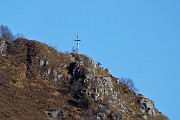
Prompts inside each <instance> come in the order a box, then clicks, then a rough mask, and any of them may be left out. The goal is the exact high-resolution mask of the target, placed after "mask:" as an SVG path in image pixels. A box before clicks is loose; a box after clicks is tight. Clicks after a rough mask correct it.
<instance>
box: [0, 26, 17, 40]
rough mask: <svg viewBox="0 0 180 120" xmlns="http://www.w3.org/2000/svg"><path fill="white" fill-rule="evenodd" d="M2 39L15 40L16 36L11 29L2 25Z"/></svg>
mask: <svg viewBox="0 0 180 120" xmlns="http://www.w3.org/2000/svg"><path fill="white" fill-rule="evenodd" d="M0 37H2V38H4V39H7V40H14V38H15V37H14V35H13V34H12V32H11V30H10V29H9V27H7V26H4V25H1V26H0Z"/></svg>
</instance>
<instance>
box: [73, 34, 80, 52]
mask: <svg viewBox="0 0 180 120" xmlns="http://www.w3.org/2000/svg"><path fill="white" fill-rule="evenodd" d="M74 41H76V42H77V47H76V53H78V51H79V42H80V41H81V40H80V39H79V37H78V36H77V39H76V40H74Z"/></svg>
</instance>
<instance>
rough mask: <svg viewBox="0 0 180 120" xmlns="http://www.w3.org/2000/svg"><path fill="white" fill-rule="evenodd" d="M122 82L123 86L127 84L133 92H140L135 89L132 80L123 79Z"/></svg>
mask: <svg viewBox="0 0 180 120" xmlns="http://www.w3.org/2000/svg"><path fill="white" fill-rule="evenodd" d="M120 82H122V83H123V84H126V85H127V86H128V87H129V88H130V89H131V90H133V91H134V92H138V91H139V90H138V89H137V88H136V87H135V84H134V82H133V81H132V79H130V78H121V79H120Z"/></svg>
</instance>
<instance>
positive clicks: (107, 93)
mask: <svg viewBox="0 0 180 120" xmlns="http://www.w3.org/2000/svg"><path fill="white" fill-rule="evenodd" d="M0 96H1V97H0V119H1V120H168V118H167V117H166V116H164V115H163V114H162V113H161V112H159V111H158V110H157V109H156V108H155V107H154V103H153V101H151V100H150V99H148V98H146V97H145V96H143V95H141V94H137V93H135V92H134V91H133V90H131V89H130V88H129V87H128V86H127V85H125V84H123V83H122V82H120V80H119V79H118V78H115V77H113V76H112V75H111V74H110V71H109V70H108V69H104V68H102V67H101V66H100V65H99V64H98V63H96V61H95V60H93V59H92V58H89V57H87V56H85V55H81V54H75V53H71V54H65V53H61V52H58V51H57V50H55V49H54V48H52V47H50V46H48V45H46V44H43V43H40V42H37V41H34V40H27V39H17V40H14V41H8V40H4V39H0Z"/></svg>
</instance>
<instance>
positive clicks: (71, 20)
mask: <svg viewBox="0 0 180 120" xmlns="http://www.w3.org/2000/svg"><path fill="white" fill-rule="evenodd" d="M0 3H1V5H0V24H3V25H7V26H9V27H10V28H11V30H12V32H13V33H16V32H18V33H22V34H23V35H24V36H25V37H26V38H28V39H34V40H38V41H41V42H45V43H47V44H49V45H51V46H55V47H56V48H57V49H59V50H61V51H63V52H64V51H71V49H72V47H73V46H74V45H75V42H74V39H76V35H79V36H80V39H81V40H82V41H81V43H80V53H82V54H86V55H88V56H90V57H92V58H94V59H95V60H97V61H99V62H100V63H102V65H103V67H108V68H110V69H111V71H112V74H113V75H114V76H115V77H119V78H121V77H125V78H131V79H132V80H133V81H134V82H135V84H136V86H137V88H139V90H140V91H139V92H140V93H142V94H144V95H145V96H147V97H148V98H150V99H152V100H153V101H154V102H155V106H156V108H157V109H158V110H159V111H161V112H162V113H164V114H165V115H167V116H168V117H169V118H170V119H172V120H180V116H179V107H180V104H179V101H180V94H179V91H180V87H179V84H180V81H179V80H180V13H179V12H180V7H179V6H180V1H178V0H136V1H135V0H111V1H110V0H91V1H85V0H51V1H50V0H46V1H45V0H29V1H27V0H0Z"/></svg>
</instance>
